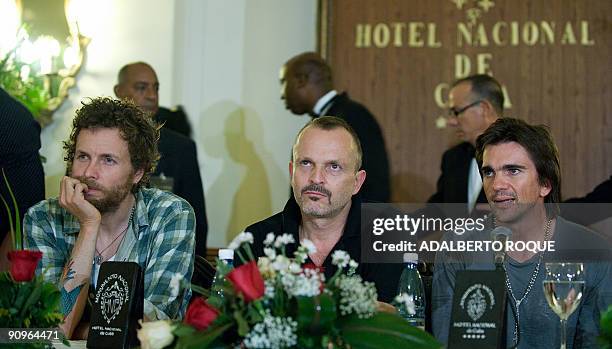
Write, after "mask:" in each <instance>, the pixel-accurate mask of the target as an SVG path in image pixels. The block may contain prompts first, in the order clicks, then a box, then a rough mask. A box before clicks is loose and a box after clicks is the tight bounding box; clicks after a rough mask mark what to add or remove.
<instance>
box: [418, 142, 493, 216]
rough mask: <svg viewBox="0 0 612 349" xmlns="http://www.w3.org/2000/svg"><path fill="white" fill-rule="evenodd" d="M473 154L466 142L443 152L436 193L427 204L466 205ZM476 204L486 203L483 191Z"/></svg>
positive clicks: (470, 146) (473, 150)
mask: <svg viewBox="0 0 612 349" xmlns="http://www.w3.org/2000/svg"><path fill="white" fill-rule="evenodd" d="M474 152H475V149H474V147H473V146H472V145H471V144H470V143H468V142H463V143H461V144H458V145H456V146H454V147H452V148H450V149H449V150H447V151H445V152H444V155H442V164H441V165H440V171H441V172H442V173H441V174H440V177H439V178H438V183H437V191H436V193H434V194H433V195H432V196H431V197H430V198H429V200H427V202H428V203H467V197H468V179H469V175H470V164H471V162H472V158H474ZM476 202H477V203H486V202H487V198H486V196H485V194H484V190H482V189H481V190H480V194H479V195H478V199H477V200H476ZM466 213H467V206H466Z"/></svg>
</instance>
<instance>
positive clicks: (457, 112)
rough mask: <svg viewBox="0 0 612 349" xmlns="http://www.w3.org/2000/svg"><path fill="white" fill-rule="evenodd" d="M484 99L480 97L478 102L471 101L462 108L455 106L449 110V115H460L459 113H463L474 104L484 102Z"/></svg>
mask: <svg viewBox="0 0 612 349" xmlns="http://www.w3.org/2000/svg"><path fill="white" fill-rule="evenodd" d="M482 102H483V100H482V99H479V100H477V101H476V102H473V103H470V104H468V105H466V106H465V107H463V108H461V109H455V108H450V109H449V110H448V115H449V116H454V117H458V116H459V115H461V114H463V112H465V111H466V110H468V109H470V108H471V107H473V106H476V105H478V104H480V103H482Z"/></svg>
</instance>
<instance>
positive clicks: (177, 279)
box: [170, 273, 183, 298]
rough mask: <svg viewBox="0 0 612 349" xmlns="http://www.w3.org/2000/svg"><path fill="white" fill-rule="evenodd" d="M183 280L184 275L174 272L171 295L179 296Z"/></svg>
mask: <svg viewBox="0 0 612 349" xmlns="http://www.w3.org/2000/svg"><path fill="white" fill-rule="evenodd" d="M181 280H183V275H181V274H179V273H174V275H172V278H171V279H170V297H171V298H175V297H178V295H179V291H180V289H181Z"/></svg>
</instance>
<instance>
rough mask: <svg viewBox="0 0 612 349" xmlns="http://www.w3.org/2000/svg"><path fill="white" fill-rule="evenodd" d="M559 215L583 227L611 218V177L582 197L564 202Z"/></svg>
mask: <svg viewBox="0 0 612 349" xmlns="http://www.w3.org/2000/svg"><path fill="white" fill-rule="evenodd" d="M595 204H599V205H595ZM561 214H562V215H563V216H564V217H566V218H567V219H569V220H571V221H574V222H578V223H580V224H584V225H590V224H593V223H596V222H599V221H601V220H603V219H606V218H608V217H610V216H612V176H610V178H609V179H608V180H606V181H604V182H602V183H601V184H599V185H598V186H596V187H595V189H593V191H592V192H590V193H588V194H586V195H585V196H584V197H580V198H571V199H568V200H565V201H564V203H563V205H561Z"/></svg>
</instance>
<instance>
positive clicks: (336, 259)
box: [332, 250, 351, 268]
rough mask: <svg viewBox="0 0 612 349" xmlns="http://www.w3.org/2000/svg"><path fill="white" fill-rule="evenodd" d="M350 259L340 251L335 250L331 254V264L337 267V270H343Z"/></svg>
mask: <svg viewBox="0 0 612 349" xmlns="http://www.w3.org/2000/svg"><path fill="white" fill-rule="evenodd" d="M350 260H351V257H350V256H349V254H348V253H346V252H345V251H342V250H336V251H334V253H333V254H332V264H333V265H336V266H338V268H344V267H346V266H347V265H349V262H350Z"/></svg>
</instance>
